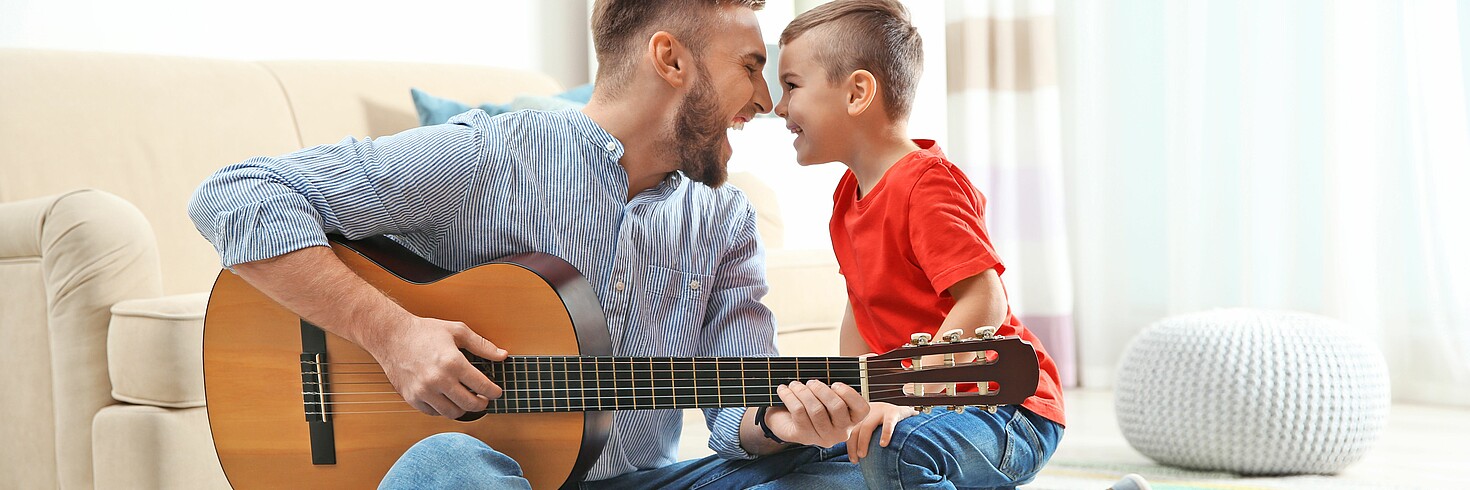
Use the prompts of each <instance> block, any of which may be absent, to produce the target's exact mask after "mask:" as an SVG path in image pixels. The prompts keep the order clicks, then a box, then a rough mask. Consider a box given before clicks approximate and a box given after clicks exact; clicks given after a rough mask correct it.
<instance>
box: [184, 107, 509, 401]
mask: <svg viewBox="0 0 1470 490" xmlns="http://www.w3.org/2000/svg"><path fill="white" fill-rule="evenodd" d="M480 115H483V114H480ZM463 122H464V123H463V124H450V125H443V126H432V127H424V128H417V129H413V130H409V131H405V132H403V133H399V134H397V135H394V136H390V137H385V138H380V139H378V140H376V141H372V140H364V141H357V140H353V139H351V138H348V139H346V140H343V141H342V142H340V143H337V144H333V145H321V146H316V147H311V148H307V149H303V150H300V151H297V152H294V153H291V154H288V155H284V156H281V157H274V158H271V157H260V158H252V159H249V160H246V161H244V162H241V163H239V164H235V165H231V166H229V167H226V168H224V169H222V170H220V171H219V172H216V173H215V174H214V175H213V176H211V177H210V178H209V179H208V180H206V181H205V182H204V183H203V184H201V185H200V187H199V189H198V190H197V191H196V192H195V194H194V196H193V198H192V199H191V201H190V203H189V214H190V217H191V218H192V219H193V220H194V224H195V226H196V227H198V228H199V231H200V233H201V234H203V235H204V237H205V238H207V239H209V241H210V242H211V243H212V244H213V245H214V246H215V249H216V250H217V251H218V252H219V255H220V260H221V262H222V264H223V265H224V266H226V267H230V268H231V269H233V270H235V271H236V272H237V273H238V274H239V275H240V276H241V277H242V278H244V279H245V280H246V281H247V282H249V283H250V284H251V285H253V286H255V287H256V288H257V289H259V290H261V291H262V292H264V293H265V294H266V295H268V296H270V297H271V298H272V299H274V300H276V301H277V302H279V303H281V304H282V305H283V306H285V307H286V308H288V309H290V310H292V311H293V312H295V313H297V314H298V315H301V316H302V317H303V318H307V319H309V320H311V321H312V322H314V323H316V324H318V325H320V326H322V327H323V328H324V329H326V330H327V331H329V332H332V333H334V334H337V335H340V336H342V337H344V338H346V339H348V340H349V341H352V342H354V343H356V344H358V345H359V346H361V347H363V348H364V349H365V350H367V351H368V352H369V353H371V354H372V355H373V357H374V358H375V359H377V360H378V361H379V362H380V363H382V364H383V368H384V370H385V372H386V373H387V374H388V378H389V381H390V382H392V384H393V386H394V387H395V388H396V389H397V391H398V392H399V393H400V394H401V395H403V396H404V398H405V400H406V401H408V402H409V404H410V405H412V406H414V407H415V408H417V409H419V410H421V411H424V412H425V413H430V414H439V415H444V416H448V417H457V416H458V415H459V414H461V413H462V412H463V411H465V410H473V409H479V408H482V407H484V406H485V402H484V400H482V399H481V397H493V396H498V395H499V393H500V391H499V388H498V387H495V386H494V385H493V384H491V383H490V381H489V379H488V378H485V377H484V375H483V374H479V373H478V372H476V373H473V374H468V373H467V370H471V369H473V368H472V367H471V366H470V364H469V363H468V361H467V360H465V359H464V357H463V356H462V355H460V354H459V352H458V351H457V350H456V349H455V348H454V347H455V346H461V347H465V348H467V349H470V350H471V351H472V352H475V353H476V354H479V355H481V356H484V357H487V358H496V359H498V358H502V357H503V356H504V355H505V354H504V353H503V351H500V350H499V349H497V348H495V347H494V346H493V345H492V344H489V343H488V342H486V341H484V340H483V339H480V338H478V336H477V335H475V334H474V333H473V332H470V331H468V329H465V328H464V327H463V325H460V324H455V323H452V322H442V321H439V320H432V319H425V318H418V317H416V316H414V315H411V314H409V313H408V312H407V311H404V310H403V308H401V307H399V306H398V305H397V304H394V303H393V302H392V301H391V300H390V299H388V298H387V297H385V296H384V295H383V294H382V293H381V292H379V291H377V290H376V289H374V288H372V287H371V286H369V285H368V284H367V283H365V282H364V281H363V280H362V279H361V278H359V277H357V276H356V275H355V274H353V273H352V272H351V271H349V270H348V269H347V268H346V266H345V265H343V264H342V263H341V261H339V260H338V259H337V257H336V256H335V255H334V254H333V253H332V252H331V251H330V249H328V248H327V247H326V246H325V245H327V239H326V233H328V232H335V233H341V234H343V235H346V236H347V237H348V238H361V237H365V236H371V235H378V234H384V233H398V234H407V233H420V234H427V235H428V236H433V235H434V231H435V230H438V229H440V228H441V227H443V226H445V225H444V223H445V222H446V220H447V218H446V216H448V215H450V214H451V213H453V212H454V210H456V209H458V208H459V206H460V205H461V202H462V200H463V196H464V195H465V192H466V190H467V186H468V185H469V184H468V183H469V182H471V181H472V180H473V179H472V178H471V177H472V176H473V175H474V174H475V173H476V171H477V168H478V165H480V163H481V162H483V161H484V159H485V158H484V154H483V153H484V148H485V147H484V145H483V144H482V135H481V134H480V132H479V130H477V129H476V128H475V127H472V125H471V124H469V122H471V121H463ZM446 339H447V340H446ZM487 354H489V355H487ZM449 365H453V366H449ZM461 378H463V379H461ZM466 387H468V389H466ZM471 391H473V392H475V393H478V394H479V395H481V396H480V397H477V396H474V395H470V394H469V393H470V392H471ZM451 401H452V403H450V402H451Z"/></svg>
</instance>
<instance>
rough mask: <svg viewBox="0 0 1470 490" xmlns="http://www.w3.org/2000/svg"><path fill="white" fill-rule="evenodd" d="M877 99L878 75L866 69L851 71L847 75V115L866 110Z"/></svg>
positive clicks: (858, 113) (856, 114)
mask: <svg viewBox="0 0 1470 490" xmlns="http://www.w3.org/2000/svg"><path fill="white" fill-rule="evenodd" d="M877 99H878V77H875V76H873V74H872V73H871V72H869V71H868V70H858V71H855V72H852V75H848V77H847V115H849V116H852V117H857V116H860V115H862V114H863V113H864V112H867V111H868V107H869V106H871V105H873V102H874V101H876V100H877Z"/></svg>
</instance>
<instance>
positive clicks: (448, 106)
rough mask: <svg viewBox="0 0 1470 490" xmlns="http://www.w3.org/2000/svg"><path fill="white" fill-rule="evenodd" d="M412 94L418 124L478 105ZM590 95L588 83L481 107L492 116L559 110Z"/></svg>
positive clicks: (584, 101)
mask: <svg viewBox="0 0 1470 490" xmlns="http://www.w3.org/2000/svg"><path fill="white" fill-rule="evenodd" d="M409 94H410V95H412V96H413V107H414V109H415V110H416V111H418V113H419V124H421V125H424V126H429V125H433V124H444V121H448V120H449V118H451V117H454V116H455V115H458V114H460V113H462V112H464V111H468V110H470V109H475V108H476V107H471V106H469V105H468V104H465V103H463V102H459V101H456V100H450V99H446V98H443V97H435V96H433V95H429V94H428V93H427V92H424V91H423V90H419V89H417V88H411V89H409ZM591 98H592V84H590V83H589V84H586V85H582V86H579V87H576V88H573V89H571V90H568V91H566V92H562V93H560V94H556V95H553V96H544V95H522V96H519V97H516V98H515V99H513V100H511V101H510V103H508V104H480V106H479V107H478V109H480V110H482V111H485V113H486V114H489V115H492V116H494V115H496V114H500V113H503V112H511V111H519V110H522V109H535V110H542V111H559V110H562V109H576V108H579V107H582V106H583V105H586V104H587V101H588V100H590V99H591Z"/></svg>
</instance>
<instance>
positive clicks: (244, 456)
mask: <svg viewBox="0 0 1470 490" xmlns="http://www.w3.org/2000/svg"><path fill="white" fill-rule="evenodd" d="M332 248H333V250H334V251H335V252H336V254H337V256H338V257H339V258H341V259H342V260H343V261H344V262H345V263H346V264H347V265H348V267H349V268H350V269H352V270H353V271H354V272H356V273H357V274H358V275H360V276H362V278H363V279H365V280H367V282H368V283H370V284H372V285H373V286H375V287H377V288H378V289H380V290H382V291H383V292H384V293H386V294H387V295H388V296H389V297H391V298H393V299H395V300H396V301H398V302H399V303H400V304H402V305H403V307H404V308H405V309H407V310H408V311H410V312H413V313H414V314H417V315H420V316H425V317H433V318H441V319H447V320H454V321H460V322H464V323H465V324H467V325H468V326H469V327H470V328H471V329H473V330H474V331H475V332H477V333H479V334H480V335H482V336H484V337H486V338H488V339H491V340H493V341H494V342H495V343H496V345H498V346H501V347H503V348H505V349H506V350H508V351H510V352H512V353H515V354H517V355H532V354H535V355H610V354H611V353H610V352H609V351H610V347H609V341H608V333H607V327H606V324H605V322H604V321H603V317H602V310H601V308H600V306H599V305H598V302H597V298H596V296H595V295H594V294H593V293H592V290H591V288H590V286H589V285H588V284H587V282H586V280H585V279H582V277H581V276H580V275H578V274H577V271H576V270H575V269H574V268H572V267H571V265H569V264H567V263H565V262H562V261H560V260H559V259H556V258H554V257H551V256H548V255H544V254H522V255H518V256H513V257H508V258H507V259H505V260H504V261H502V262H496V263H491V264H487V265H483V266H480V267H476V268H473V269H470V270H467V271H464V272H460V273H454V274H450V273H449V272H447V271H444V270H442V269H438V268H436V267H434V266H433V265H432V264H429V263H428V262H426V261H422V259H418V260H415V259H416V257H413V256H412V255H411V254H402V253H395V252H391V249H393V248H397V245H396V244H392V243H391V242H389V241H388V240H386V239H382V238H379V239H376V241H369V242H350V243H344V242H340V241H334V243H333V244H332ZM302 323H303V322H302V320H301V318H299V317H298V316H296V315H295V314H294V313H291V312H290V311H288V310H286V309H285V308H284V307H282V306H280V305H278V304H277V303H276V302H274V301H272V300H271V299H270V298H268V297H266V296H265V295H264V294H262V293H260V292H259V291H257V290H256V289H255V288H253V287H251V286H250V285H249V284H247V283H246V282H245V281H244V280H242V279H240V278H239V277H238V276H236V275H235V274H233V273H231V272H229V271H223V272H221V273H220V276H219V278H218V280H217V281H216V282H215V285H214V290H213V292H212V293H211V295H210V299H209V308H208V311H207V314H206V322H205V331H204V374H205V385H204V391H205V397H206V399H207V401H208V414H209V424H210V430H211V431H212V433H213V438H214V442H215V449H216V451H217V452H218V454H219V459H220V464H221V465H222V466H223V468H224V471H225V475H226V476H227V477H228V479H229V481H230V484H231V485H233V486H234V487H235V488H239V489H248V488H303V487H321V488H375V487H376V486H377V484H378V482H379V481H380V480H381V479H382V477H383V475H384V474H385V473H386V472H387V471H388V469H389V468H390V467H391V466H392V465H393V463H394V462H395V461H396V460H397V459H398V457H399V456H400V455H402V454H403V452H404V451H405V450H407V449H408V448H409V446H411V445H413V444H414V443H415V442H417V441H419V440H421V439H423V438H425V437H428V436H430V435H433V434H437V433H441V432H463V433H466V434H469V435H472V436H474V437H476V438H479V439H480V440H483V441H485V442H486V443H488V444H490V446H491V447H494V448H495V449H496V450H497V451H500V452H502V453H505V454H507V455H509V456H510V457H512V458H514V459H515V460H516V461H517V462H519V463H520V465H521V468H522V469H523V470H524V472H525V476H526V478H527V479H528V480H530V482H531V485H532V486H533V487H535V488H555V487H561V486H564V485H567V484H568V483H570V484H573V485H574V484H575V482H577V481H580V480H581V478H582V475H584V474H585V472H586V470H587V469H588V468H590V467H591V465H592V463H593V462H595V461H596V460H597V457H598V456H599V455H600V453H601V451H602V446H603V443H604V442H605V441H606V437H607V431H608V428H609V426H610V424H611V413H610V412H560V413H519V414H493V413H492V414H487V415H485V416H484V417H483V418H480V419H478V420H475V421H472V422H457V421H452V420H448V419H445V418H443V417H432V416H428V415H424V414H422V413H417V412H398V411H405V410H411V407H409V406H408V405H407V404H406V403H403V402H402V399H401V398H399V397H398V396H397V395H396V394H391V395H383V394H373V395H369V394H363V395H356V396H355V395H352V394H351V393H382V392H392V391H394V390H393V388H392V387H391V386H390V385H388V384H387V383H386V382H383V383H372V382H373V381H386V376H384V375H383V374H382V370H381V368H380V367H379V366H377V364H376V363H375V362H374V359H373V358H372V356H371V355H369V354H368V353H367V352H366V351H363V350H361V349H359V348H358V347H357V346H355V345H353V344H352V343H350V342H348V341H346V340H344V339H342V338H340V337H337V336H335V335H332V334H330V333H327V334H326V335H325V346H326V354H325V358H326V362H328V363H330V364H331V365H332V366H333V368H332V370H333V371H335V372H332V373H330V374H329V375H327V376H329V377H330V379H329V380H327V381H326V382H327V383H328V384H327V386H329V389H328V390H327V391H329V392H331V393H333V394H332V395H331V401H332V402H343V401H350V400H390V401H391V400H397V403H396V404H395V403H382V404H363V405H347V404H340V405H338V404H334V405H328V406H331V407H338V408H333V409H331V410H332V411H334V412H338V413H334V414H332V415H330V419H329V420H330V425H331V438H330V439H331V440H330V442H331V445H332V446H333V447H332V448H331V451H330V452H331V456H332V459H334V461H332V463H331V464H315V463H314V462H313V461H314V456H316V457H318V458H319V457H320V456H321V453H322V452H323V448H322V447H321V446H322V445H323V444H322V441H316V442H315V444H316V447H313V444H314V441H313V437H312V433H311V430H309V428H308V425H309V424H308V423H307V419H308V418H309V417H310V416H309V415H308V414H307V412H308V408H307V407H308V406H309V405H308V403H307V402H304V401H303V391H309V390H307V389H305V388H303V382H304V380H303V377H304V376H303V369H305V368H304V367H303V363H302V357H303V356H302V354H303V337H304V334H303V325H302ZM346 363H365V364H346ZM349 366H350V368H348V367H349ZM351 372H375V373H376V374H366V375H359V374H347V373H351ZM353 381H365V382H367V383H364V384H352V383H350V382H353ZM372 410H376V411H382V412H396V413H340V412H341V411H372ZM314 451H315V452H316V454H315V455H314Z"/></svg>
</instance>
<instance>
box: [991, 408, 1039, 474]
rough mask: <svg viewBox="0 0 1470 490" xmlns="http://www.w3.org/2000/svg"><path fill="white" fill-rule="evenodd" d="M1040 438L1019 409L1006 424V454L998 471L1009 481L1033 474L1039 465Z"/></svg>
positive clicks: (1001, 459) (1034, 427)
mask: <svg viewBox="0 0 1470 490" xmlns="http://www.w3.org/2000/svg"><path fill="white" fill-rule="evenodd" d="M1040 451H1041V436H1040V435H1038V434H1037V433H1036V426H1035V425H1032V424H1031V419H1029V418H1027V417H1026V413H1025V412H1023V411H1022V410H1021V409H1020V408H1019V407H1017V408H1016V412H1015V414H1014V415H1011V420H1010V422H1007V423H1006V452H1005V454H1004V455H1001V458H1000V471H1001V473H1003V474H1005V475H1006V477H1007V478H1010V479H1011V481H1013V482H1015V481H1019V480H1022V479H1026V478H1029V477H1030V476H1031V475H1033V474H1035V473H1036V471H1037V470H1038V469H1040V468H1038V466H1039V465H1040V464H1041V454H1040Z"/></svg>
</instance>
